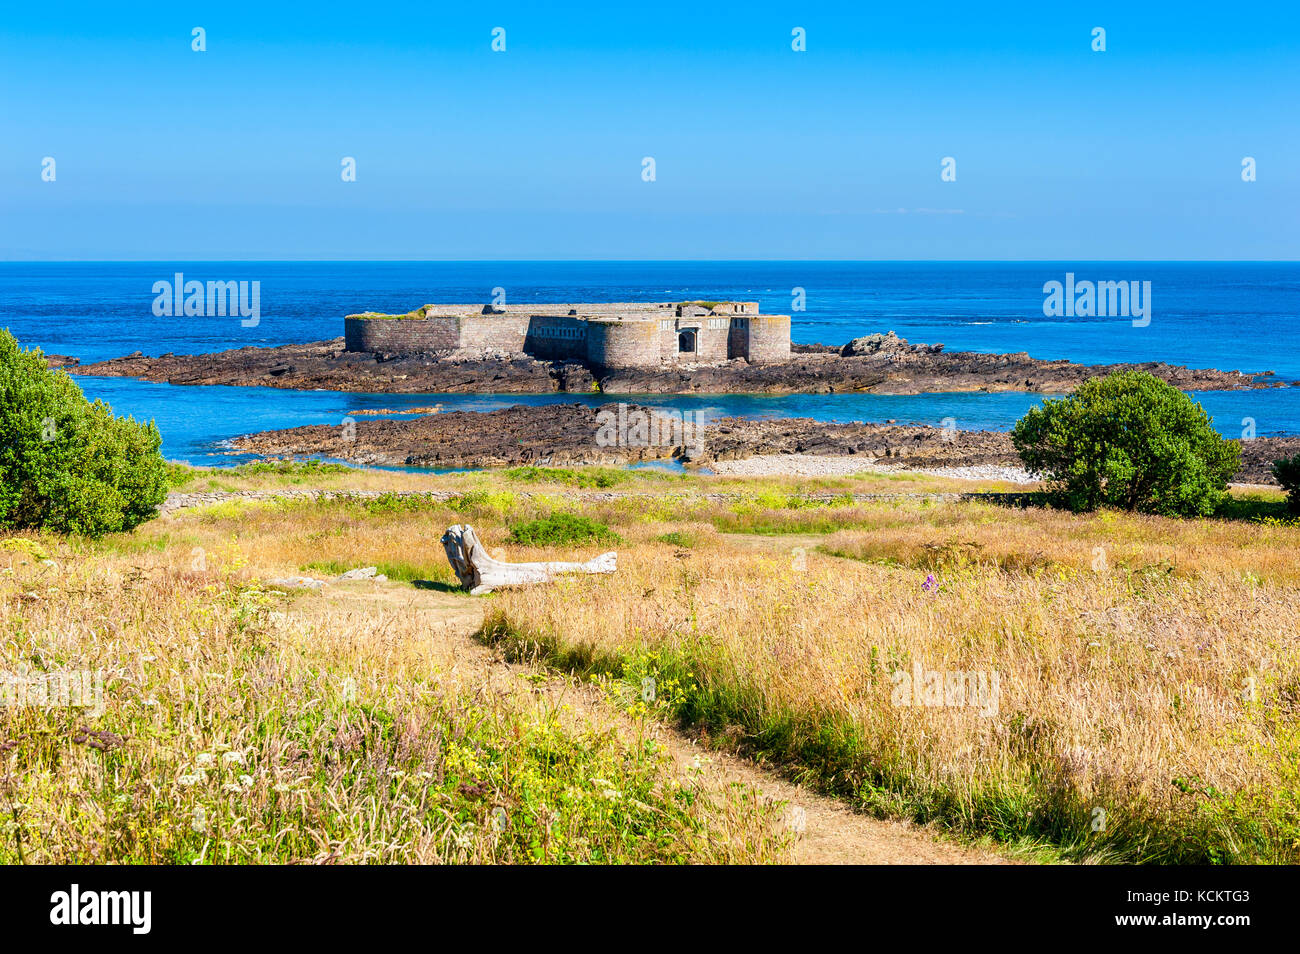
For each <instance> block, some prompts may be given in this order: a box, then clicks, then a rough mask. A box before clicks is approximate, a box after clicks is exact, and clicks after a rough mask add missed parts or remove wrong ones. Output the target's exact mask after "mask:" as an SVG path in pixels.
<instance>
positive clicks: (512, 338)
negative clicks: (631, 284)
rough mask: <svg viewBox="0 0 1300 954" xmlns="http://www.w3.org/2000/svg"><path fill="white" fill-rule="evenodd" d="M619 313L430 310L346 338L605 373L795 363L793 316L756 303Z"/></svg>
mask: <svg viewBox="0 0 1300 954" xmlns="http://www.w3.org/2000/svg"><path fill="white" fill-rule="evenodd" d="M615 307H621V306H611V305H599V306H577V307H571V306H567V305H545V306H542V305H539V306H528V305H515V306H511V307H510V308H509V309H497V310H496V311H495V313H490V314H483V313H482V311H483V306H459V305H437V306H425V309H423V310H421V311H420V312H416V313H417V314H418V313H422V312H423V311H427V316H426V317H424V318H372V317H367V316H363V315H355V316H349V317H348V318H346V319H345V320H344V338H345V341H346V347H347V350H349V351H368V352H375V353H389V354H395V353H396V354H400V353H406V354H409V353H417V352H422V351H451V350H455V349H457V348H466V349H473V350H477V351H505V352H512V353H520V352H523V353H527V354H531V355H533V356H535V357H537V358H541V359H543V360H579V361H581V360H585V361H587V363H588V364H591V365H594V366H598V367H604V368H645V367H656V366H658V365H660V364H661V363H667V364H712V363H715V362H722V361H728V360H733V359H736V358H742V359H746V360H749V361H751V362H754V363H770V362H777V361H787V360H789V358H790V317H789V316H788V315H760V314H758V313H757V309H758V305H757V303H754V302H735V303H732V304H731V306H730V307H728V308H725V309H719V311H716V312H714V313H709V312H708V311H707V310H705V309H703V308H700V307H699V306H697V305H692V304H686V305H678V306H669V305H661V306H640V307H639V308H637V309H635V310H634V309H633V308H632V307H631V306H627V311H626V313H624V314H621V315H619V316H618V317H615V315H617V314H618V313H617V312H615V311H614V310H613V309H614V308H615ZM579 308H581V309H582V310H583V313H581V314H580V313H579V312H578V309H579ZM434 309H437V310H436V311H435V310H434ZM475 309H477V310H475ZM687 330H690V331H693V332H694V333H695V350H694V351H691V352H683V351H680V350H679V341H680V335H681V333H682V332H683V331H687Z"/></svg>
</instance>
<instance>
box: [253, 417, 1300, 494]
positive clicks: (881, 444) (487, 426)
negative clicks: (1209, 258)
mask: <svg viewBox="0 0 1300 954" xmlns="http://www.w3.org/2000/svg"><path fill="white" fill-rule="evenodd" d="M620 409H621V410H620ZM620 413H621V414H622V419H624V420H625V419H627V418H628V417H629V416H634V415H637V414H642V415H646V416H647V417H650V416H653V417H658V418H661V419H667V420H668V421H670V422H674V421H675V423H681V417H680V415H676V416H675V415H674V414H673V412H671V411H665V410H663V409H659V408H649V407H638V406H636V405H626V404H625V405H618V404H608V405H604V406H603V407H591V406H589V405H586V404H548V405H541V406H537V407H526V406H523V405H516V406H514V407H508V408H502V409H501V410H497V411H455V412H451V413H434V414H429V415H424V416H420V417H416V418H413V419H406V420H389V419H379V420H366V421H356V422H354V423H352V424H351V425H339V426H331V425H325V424H315V425H310V426H305V427H293V428H286V429H284V430H275V431H265V432H263V433H260V434H252V435H248V436H245V437H241V438H238V439H236V440H234V441H232V444H233V445H234V446H235V447H236V448H237V449H238V450H241V451H245V452H247V453H251V454H257V455H259V456H264V457H299V456H322V457H331V458H337V459H340V460H346V461H349V462H351V463H356V464H363V465H372V466H373V465H380V466H408V467H432V468H439V469H444V468H445V469H448V470H451V469H458V468H482V467H510V466H517V465H524V464H532V465H542V466H571V465H581V464H600V465H606V466H625V465H628V464H638V463H648V462H654V461H668V460H675V461H679V462H681V463H684V464H687V465H689V466H691V467H696V466H701V467H705V468H708V467H713V466H717V465H718V464H720V463H722V462H728V461H739V460H746V459H752V458H758V457H769V458H770V457H777V456H781V455H785V456H789V457H813V458H819V459H825V458H843V459H844V460H845V461H846V462H847V461H850V460H852V461H858V462H860V464H861V469H863V470H867V469H871V468H887V469H916V470H934V469H952V468H966V469H971V468H974V469H979V468H985V469H988V468H1000V469H1008V468H1019V466H1020V459H1019V457H1018V456H1017V455H1016V451H1015V449H1014V448H1013V447H1012V444H1011V437H1010V435H1009V434H1006V433H1004V432H1001V431H960V430H951V431H949V430H944V429H942V428H936V427H930V426H926V425H893V424H865V423H861V422H827V421H815V420H811V419H809V418H786V419H780V420H751V419H748V418H720V419H717V420H713V421H699V422H694V424H693V423H692V422H690V421H688V422H686V427H685V429H684V431H676V432H675V431H673V430H672V429H671V428H666V427H661V428H652V429H650V431H649V433H651V434H659V435H663V434H674V433H675V434H680V437H674V438H673V439H671V440H649V441H638V440H620V441H615V442H612V443H611V442H609V441H602V440H601V428H602V422H603V421H608V420H609V419H610V418H611V417H612V416H616V415H618V414H620ZM692 426H697V427H699V431H698V432H692V431H691V430H690V428H691V427H692ZM1297 452H1300V437H1297V438H1277V437H1275V438H1256V439H1254V440H1250V441H1243V442H1242V460H1241V467H1240V469H1239V470H1238V472H1237V475H1236V477H1235V480H1236V481H1238V482H1240V483H1252V484H1268V483H1276V481H1275V480H1274V479H1273V477H1272V474H1271V473H1270V468H1271V466H1272V462H1273V461H1274V460H1276V459H1278V458H1279V457H1282V456H1286V455H1288V454H1294V453H1297ZM839 469H840V470H841V471H842V470H843V468H839Z"/></svg>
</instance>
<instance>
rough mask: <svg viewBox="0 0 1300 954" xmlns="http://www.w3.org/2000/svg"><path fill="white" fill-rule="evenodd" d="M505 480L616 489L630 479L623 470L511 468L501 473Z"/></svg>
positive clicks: (601, 468)
mask: <svg viewBox="0 0 1300 954" xmlns="http://www.w3.org/2000/svg"><path fill="white" fill-rule="evenodd" d="M501 474H502V476H503V477H505V478H506V480H513V481H518V482H520V483H526V484H538V483H556V484H568V485H569V486H572V487H597V488H602V489H603V488H608V487H616V486H618V485H619V484H621V483H624V482H626V481H628V480H631V479H632V475H631V474H630V473H628V472H627V471H625V470H615V469H614V468H612V467H581V468H573V467H534V466H531V465H530V466H526V467H511V468H509V469H507V470H504V471H502V472H501Z"/></svg>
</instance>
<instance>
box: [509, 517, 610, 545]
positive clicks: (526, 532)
mask: <svg viewBox="0 0 1300 954" xmlns="http://www.w3.org/2000/svg"><path fill="white" fill-rule="evenodd" d="M620 539H621V538H620V537H619V535H618V534H617V533H615V532H614V531H613V530H611V529H609V527H607V526H605V525H604V524H603V523H597V522H596V521H595V520H591V519H589V518H587V517H579V516H577V515H575V514H571V513H556V514H552V515H551V516H549V517H542V518H541V519H540V520H530V521H528V522H527V523H517V524H514V525H513V526H512V527H511V528H510V540H509V542H510V543H518V544H522V545H523V546H526V547H546V546H559V545H562V544H566V543H590V542H591V541H593V540H594V541H595V542H597V543H618V542H619V540H620Z"/></svg>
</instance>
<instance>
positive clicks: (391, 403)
mask: <svg viewBox="0 0 1300 954" xmlns="http://www.w3.org/2000/svg"><path fill="white" fill-rule="evenodd" d="M177 271H180V272H183V273H184V275H185V277H186V279H187V280H189V279H194V280H200V281H209V280H212V281H217V280H220V281H241V280H242V281H259V282H261V320H260V322H259V323H258V325H257V326H256V327H253V328H244V327H242V326H241V324H240V321H239V319H238V318H221V317H213V318H184V317H182V318H172V317H162V318H160V317H155V316H154V315H153V312H152V304H153V300H154V293H153V291H152V287H153V283H154V282H156V281H161V280H167V281H171V280H172V276H173V273H174V272H177ZM1067 271H1072V272H1074V273H1075V275H1076V277H1077V278H1078V279H1079V280H1083V279H1091V280H1094V281H1097V280H1116V281H1119V280H1138V281H1150V282H1151V285H1152V302H1153V309H1152V320H1151V323H1150V325H1149V326H1148V327H1145V328H1134V327H1133V326H1132V323H1131V321H1130V320H1129V319H1127V318H1045V317H1044V316H1043V313H1042V304H1043V297H1044V296H1043V292H1042V286H1043V283H1044V282H1046V281H1051V280H1056V281H1063V280H1064V276H1065V273H1066V272H1067ZM498 286H499V287H501V288H504V289H505V291H506V300H507V301H510V302H529V301H536V302H562V301H602V300H604V301H611V300H615V301H616V300H667V299H673V298H682V297H691V298H701V299H721V298H744V299H749V300H757V301H759V302H760V303H761V305H762V308H763V310H764V311H768V312H780V313H790V314H792V315H793V318H794V324H793V332H792V334H793V337H794V340H795V341H798V342H813V341H821V342H825V343H834V344H839V343H842V342H844V341H847V340H848V339H849V338H851V337H854V336H856V335H860V334H867V333H870V332H874V331H888V330H891V329H892V330H894V331H896V332H898V334H900V335H902V336H904V337H906V338H909V339H911V340H912V341H917V342H920V341H924V342H931V343H933V342H943V343H944V344H945V345H946V346H947V347H948V348H949V349H950V350H972V351H986V352H1002V351H1026V352H1028V353H1029V354H1031V355H1033V356H1034V357H1039V358H1068V359H1071V360H1074V361H1082V362H1088V363H1104V362H1116V361H1149V360H1163V361H1168V362H1171V363H1173V364H1186V365H1191V366H1194V367H1217V368H1222V369H1226V370H1233V369H1240V370H1243V371H1263V370H1273V371H1275V372H1277V374H1278V376H1279V377H1280V378H1282V379H1284V380H1288V381H1291V380H1298V379H1300V321H1298V320H1297V319H1300V264H1290V263H1283V264H1273V263H1232V264H1201V263H1148V262H1129V263H1123V262H1117V263H931V262H925V263H897V262H894V263H841V262H682V263H674V262H469V263H446V262H444V263H425V262H378V263H375V262H292V263H267V262H250V263H239V262H217V263H197V262H189V263H182V264H175V263H71V264H62V263H0V326H4V327H8V328H9V329H10V330H11V331H12V332H13V333H14V334H15V335H16V336H17V337H18V338H19V340H20V341H21V342H23V343H24V344H26V345H38V346H40V347H41V348H43V349H44V350H46V351H48V352H57V353H61V354H72V355H76V356H78V357H80V358H81V359H82V360H83V361H93V360H99V359H102V358H108V357H114V356H117V355H121V354H127V353H129V352H132V351H136V350H142V351H144V352H145V353H146V354H162V353H165V352H169V351H170V352H176V353H178V354H194V353H202V352H208V351H218V350H223V349H227V348H238V347H245V346H248V345H257V346H266V345H274V344H284V343H289V342H303V341H316V340H320V339H323V338H331V337H336V336H338V335H340V334H341V333H342V321H341V319H342V316H343V315H345V314H348V313H350V312H355V311H362V310H367V309H378V310H384V311H406V310H409V309H410V308H412V307H415V306H416V305H420V304H423V303H425V302H431V301H485V300H488V299H489V298H490V297H491V295H492V289H493V288H495V287H498ZM795 288H802V289H804V294H805V297H806V309H805V310H803V311H799V310H797V309H795V308H793V307H792V304H793V301H792V292H793V289H795ZM79 383H80V384H81V385H82V387H83V389H84V390H85V391H86V392H87V393H88V394H89V395H90V396H91V397H102V398H103V399H105V400H106V401H108V402H109V403H110V404H112V405H113V407H114V409H115V410H116V411H117V412H118V413H122V414H133V415H135V416H136V417H140V418H150V417H152V418H154V419H156V420H157V421H158V424H159V427H160V428H161V429H162V432H163V437H164V449H165V451H166V453H167V454H168V456H170V457H173V458H176V459H187V460H193V461H195V462H200V461H202V462H207V463H219V462H224V461H226V460H228V459H230V458H229V457H228V455H226V454H225V453H224V451H223V449H222V447H221V446H220V445H221V441H223V440H224V439H227V438H230V437H232V436H236V435H238V434H244V433H249V432H252V431H257V430H264V429H267V428H272V427H286V426H292V425H296V424H310V423H326V424H337V423H338V422H339V421H340V419H341V418H342V417H343V416H345V415H346V413H347V412H348V411H349V410H352V409H357V408H366V407H371V408H393V409H399V408H402V407H412V406H420V405H428V404H432V403H441V404H442V405H443V406H444V408H446V409H447V410H457V409H473V410H479V409H490V408H494V407H504V406H507V405H509V404H519V403H530V404H531V403H543V402H556V401H558V402H569V403H572V402H574V401H578V400H587V401H591V400H593V399H592V398H580V397H577V396H574V395H546V396H538V397H521V396H517V395H502V396H494V395H441V396H437V397H431V396H429V395H360V394H340V393H334V392H319V391H317V392H294V391H282V390H268V389H265V388H181V387H171V386H168V385H158V384H147V383H144V382H136V381H125V380H117V379H94V378H79ZM1196 397H1197V398H1198V399H1199V400H1201V401H1202V402H1203V403H1204V404H1205V406H1206V408H1207V410H1209V411H1210V413H1211V414H1212V415H1214V417H1215V423H1216V425H1217V426H1218V427H1219V429H1220V430H1221V431H1223V432H1224V433H1225V434H1227V435H1228V436H1233V437H1236V436H1240V434H1241V431H1242V426H1243V425H1242V420H1243V418H1252V419H1254V421H1255V427H1256V431H1257V433H1259V434H1261V435H1268V434H1300V388H1296V389H1286V390H1277V391H1271V390H1270V391H1252V392H1245V393H1235V392H1234V393H1222V392H1214V393H1207V394H1198V395H1196ZM595 400H598V401H605V400H609V398H608V397H599V398H596V399H595ZM636 400H637V401H639V402H641V403H647V404H648V403H654V404H659V405H668V406H673V407H679V408H683V409H687V408H689V409H693V410H703V411H706V412H707V413H710V414H717V415H723V414H744V415H754V416H769V417H775V416H787V417H795V416H807V417H815V418H819V419H825V420H865V421H884V420H888V419H894V420H898V421H899V422H920V423H933V424H936V425H937V424H938V423H939V421H941V420H942V419H943V418H945V417H953V418H955V419H956V420H957V422H958V426H959V427H962V428H990V427H991V428H1005V427H1008V426H1009V425H1010V424H1011V423H1013V422H1014V421H1015V420H1016V419H1017V418H1018V417H1020V416H1021V415H1022V414H1023V413H1024V411H1025V410H1026V409H1027V408H1028V407H1029V406H1031V405H1032V404H1033V403H1035V401H1036V400H1037V399H1036V398H1034V397H1032V396H1029V395H1022V394H990V395H971V394H961V395H920V396H912V397H890V396H877V395H851V394H845V395H793V396H787V397H761V396H746V395H734V396H709V397H662V398H651V397H647V396H638V397H636ZM214 455H215V456H214Z"/></svg>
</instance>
